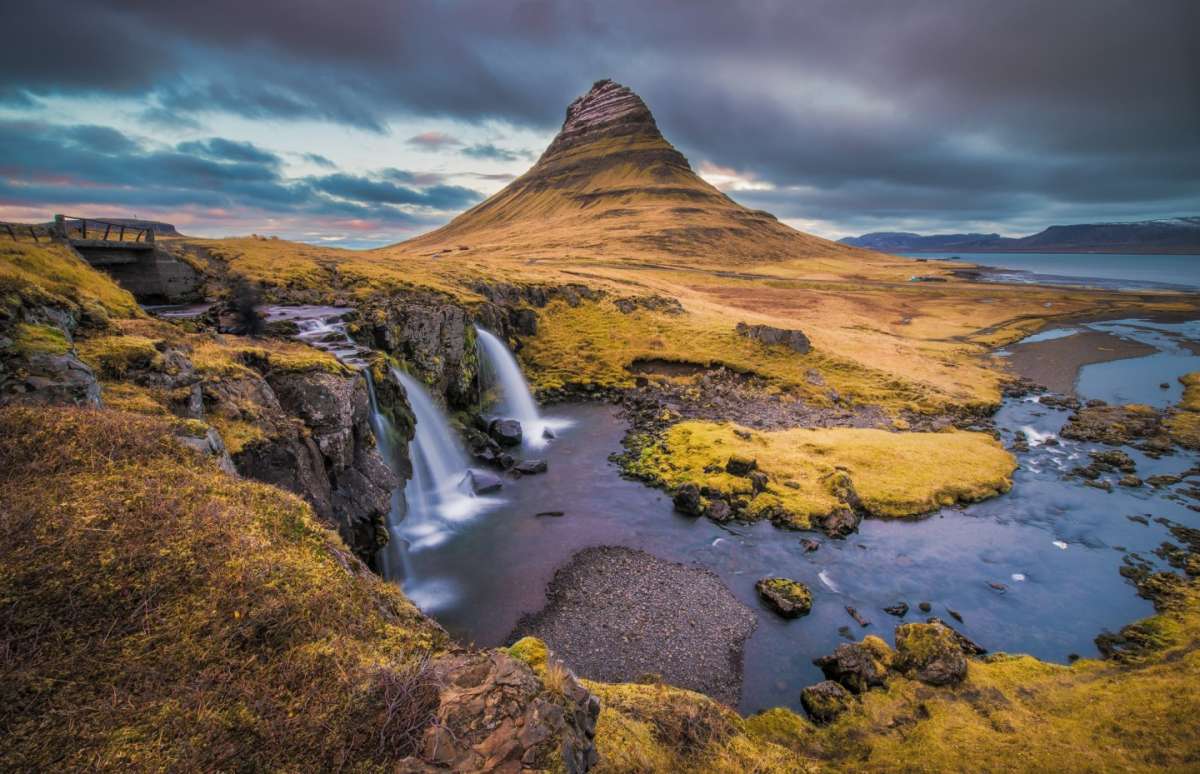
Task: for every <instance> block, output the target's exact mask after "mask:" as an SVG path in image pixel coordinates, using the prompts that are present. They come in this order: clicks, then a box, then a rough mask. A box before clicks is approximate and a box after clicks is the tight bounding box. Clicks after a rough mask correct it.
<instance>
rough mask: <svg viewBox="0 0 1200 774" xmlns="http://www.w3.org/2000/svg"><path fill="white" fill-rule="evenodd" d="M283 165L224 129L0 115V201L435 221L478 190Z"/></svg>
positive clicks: (477, 195) (417, 177) (474, 197)
mask: <svg viewBox="0 0 1200 774" xmlns="http://www.w3.org/2000/svg"><path fill="white" fill-rule="evenodd" d="M280 167H281V161H280V158H279V157H278V156H277V155H276V154H274V153H271V152H269V151H265V150H263V149H261V148H259V147H257V146H255V145H252V144H250V143H244V142H235V141H231V140H228V139H225V138H221V137H213V138H209V139H206V140H198V141H191V142H184V143H179V144H178V145H176V146H175V147H173V148H170V147H158V146H151V145H147V144H145V143H143V142H141V141H138V140H135V139H133V138H130V137H127V136H126V135H124V134H122V133H120V132H118V131H116V130H115V129H111V128H107V127H99V126H90V125H75V126H62V125H55V124H45V123H40V122H32V121H0V203H7V204H27V203H30V202H35V203H39V204H43V205H52V204H65V203H81V202H82V203H87V204H96V205H130V206H134V205H147V204H148V205H153V206H156V207H183V206H191V207H202V208H220V209H238V208H256V209H260V210H264V211H267V212H271V211H285V212H295V213H304V214H308V215H312V216H336V217H349V218H361V219H372V220H378V221H382V222H386V223H391V224H399V225H403V224H410V223H429V222H433V220H436V218H434V219H433V220H431V218H430V215H429V212H430V211H437V212H441V211H452V210H457V209H461V208H462V207H465V206H468V205H470V204H474V203H475V202H477V201H479V200H480V199H481V198H483V197H482V194H480V193H478V192H477V191H474V190H471V189H469V188H463V187H459V186H450V185H443V184H436V185H426V186H424V187H403V186H398V185H396V184H394V183H391V182H388V181H387V180H386V179H384V178H385V177H386V176H387V175H389V174H394V173H399V172H400V170H384V171H382V172H381V173H380V175H379V179H374V178H370V177H365V176H355V175H347V174H341V173H338V174H332V175H322V176H305V177H296V178H287V177H284V176H283V174H282V172H281V171H280ZM409 177H410V178H411V179H412V180H414V181H420V180H421V176H420V175H409ZM397 205H404V206H405V208H399V207H398V206H397Z"/></svg>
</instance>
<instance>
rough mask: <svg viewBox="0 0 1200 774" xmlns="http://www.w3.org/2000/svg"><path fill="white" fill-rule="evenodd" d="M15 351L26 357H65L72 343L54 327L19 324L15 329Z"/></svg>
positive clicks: (13, 344)
mask: <svg viewBox="0 0 1200 774" xmlns="http://www.w3.org/2000/svg"><path fill="white" fill-rule="evenodd" d="M12 342H13V343H12V346H13V349H14V350H15V351H16V352H17V353H18V354H20V355H22V356H24V357H31V356H33V355H65V354H66V353H67V352H70V351H71V342H69V341H67V337H66V336H64V335H63V332H62V331H61V330H60V329H58V328H56V327H54V326H53V325H40V324H37V323H18V324H17V325H16V326H15V327H14V329H13V339H12Z"/></svg>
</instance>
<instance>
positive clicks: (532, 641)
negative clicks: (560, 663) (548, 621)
mask: <svg viewBox="0 0 1200 774" xmlns="http://www.w3.org/2000/svg"><path fill="white" fill-rule="evenodd" d="M507 650H508V655H510V656H512V657H513V658H515V659H517V660H519V661H524V662H525V663H526V664H528V665H529V666H530V667H532V668H533V670H534V671H535V672H541V671H543V670H545V668H546V659H547V658H548V657H549V655H550V651H549V650H548V649H547V648H546V643H544V642H542V641H541V640H540V639H538V638H537V637H522V638H521V639H519V640H517V641H516V642H514V643H513V644H512V645H510V646H509V647H508V649H507Z"/></svg>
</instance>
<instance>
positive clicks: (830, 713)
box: [800, 680, 851, 724]
mask: <svg viewBox="0 0 1200 774" xmlns="http://www.w3.org/2000/svg"><path fill="white" fill-rule="evenodd" d="M850 701H851V696H850V693H849V692H848V691H847V690H846V689H845V688H843V687H842V686H841V685H839V684H838V683H835V682H833V681H832V680H823V681H821V682H819V683H817V684H816V685H810V686H808V687H807V688H805V689H804V690H803V691H801V692H800V704H801V706H803V707H804V711H805V712H807V713H808V716H809V717H810V718H812V720H813V722H814V723H821V724H824V723H829V722H832V721H833V720H835V719H836V718H837V716H838V715H841V714H842V713H843V712H845V711H846V710H847V709H849V707H850Z"/></svg>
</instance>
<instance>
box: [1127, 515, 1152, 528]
mask: <svg viewBox="0 0 1200 774" xmlns="http://www.w3.org/2000/svg"><path fill="white" fill-rule="evenodd" d="M1125 518H1127V519H1129V520H1130V521H1135V522H1137V523H1138V524H1141V525H1142V526H1144V527H1149V526H1150V517H1149V514H1147V515H1146V516H1142V515H1141V514H1135V515H1133V516H1126V517H1125Z"/></svg>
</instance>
